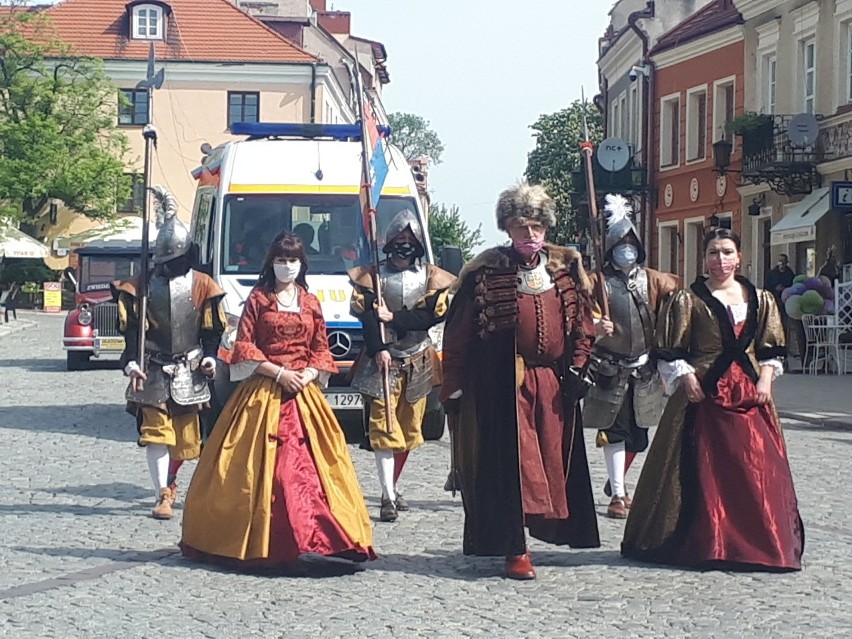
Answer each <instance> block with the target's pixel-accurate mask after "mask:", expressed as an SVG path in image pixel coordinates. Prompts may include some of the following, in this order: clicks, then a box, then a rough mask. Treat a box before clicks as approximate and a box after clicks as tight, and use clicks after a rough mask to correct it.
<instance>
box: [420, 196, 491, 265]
mask: <svg viewBox="0 0 852 639" xmlns="http://www.w3.org/2000/svg"><path fill="white" fill-rule="evenodd" d="M429 238H430V239H431V241H432V252H433V253H434V254H435V255H440V251H441V247H442V246H458V247H459V248H460V249H461V252H462V255H463V256H464V259H465V260H469V259H470V258H472V257H473V256H474V249H475V248H476V247H477V246H479V245H480V244H482V224H479V225H478V226H477V227H476V228H475V229H471V228H470V227H469V226H468V225H467V222H465V221H464V220H462V219H461V214H460V213H459V207H457V206H455V205H453V206H451V207H450V208H447V207H446V205H444V204H432V205H430V206H429Z"/></svg>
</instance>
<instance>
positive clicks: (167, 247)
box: [151, 186, 192, 264]
mask: <svg viewBox="0 0 852 639" xmlns="http://www.w3.org/2000/svg"><path fill="white" fill-rule="evenodd" d="M151 192H152V193H153V195H154V200H155V201H156V205H157V207H156V213H157V228H158V229H159V232H158V233H157V241H156V243H155V244H154V257H153V261H154V264H163V263H164V262H168V261H169V260H173V259H175V258H176V257H180V256H182V255H185V254H186V253H187V251H189V248H190V246H191V245H192V240H191V238H190V237H189V229H188V228H186V226H184V224H183V222H181V221H180V220H179V219H178V218H177V211H178V205H177V200H176V199H175V197H174V195H172V194H171V193H169V192H168V190H166V189H165V188H164V187H162V186H155V187H154V188H152V189H151Z"/></svg>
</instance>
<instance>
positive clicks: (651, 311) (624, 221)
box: [583, 195, 679, 519]
mask: <svg viewBox="0 0 852 639" xmlns="http://www.w3.org/2000/svg"><path fill="white" fill-rule="evenodd" d="M604 210H605V214H606V215H608V217H607V233H606V238H605V242H604V250H605V254H604V262H605V263H604V268H603V276H604V280H605V289H606V295H607V300H608V302H609V316H608V317H599V318H598V319H596V321H595V328H596V334H597V338H598V339H597V341H596V342H595V347H594V351H593V352H592V363H591V366H590V370H591V375H592V377H593V378H594V379H595V385H594V387H593V388H592V389H591V390H590V391H589V393H588V395H587V396H586V398H585V401H584V403H583V423H584V425H585V426H586V428H595V429H597V430H598V434H597V438H596V443H597V445H598V447H600V448H602V449H603V453H604V459H605V461H606V469H607V475H608V477H609V480H608V481H607V483H606V485H605V486H604V492H605V493H606V495H607V496H608V497H611V498H612V499H611V501H610V504H609V507H608V508H607V516H608V517H611V518H613V519H626V518H627V513H628V510H629V509H630V506H631V504H632V502H631V499H630V495H629V494H628V492H627V489H626V486H625V474H626V473H627V469H629V468H630V465H631V464H632V463H633V460H634V459H635V458H636V454H637V453H640V452H642V451H644V450H645V449H646V448H648V428H650V427H651V426H656V425H657V423H658V422H659V420H660V416H661V414H662V410H663V388H662V383H661V381H660V376H659V374H658V373H657V368H656V363H655V362H654V361H653V359H652V357H651V349H652V347H653V345H654V327H655V325H656V321H657V313H658V312H659V310H660V306H661V304H662V301H663V299H664V298H665V297H666V296H667V295H668V294H669V293H671V292H672V291H675V290H676V289H677V288H678V287H679V281H678V278H677V276H675V275H671V274H669V273H660V272H659V271H655V270H654V269H650V268H646V267H644V266H642V263H643V262H644V261H645V249H644V247H643V246H642V242H641V241H640V240H639V232H638V231H637V230H636V227H635V226H634V224H633V222H632V221H631V219H630V216H631V213H632V210H631V208H630V205H629V204H628V201H627V200H626V199H625V198H624V197H622V196H620V195H607V196H606V204H605V207H604ZM592 279H593V281H594V282H595V283H596V280H597V273H593V274H592Z"/></svg>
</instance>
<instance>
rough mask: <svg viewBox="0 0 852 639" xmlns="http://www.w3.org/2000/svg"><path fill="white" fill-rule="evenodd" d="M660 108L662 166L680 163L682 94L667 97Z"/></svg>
mask: <svg viewBox="0 0 852 639" xmlns="http://www.w3.org/2000/svg"><path fill="white" fill-rule="evenodd" d="M661 107H662V108H661V110H660V167H661V168H667V167H673V166H677V165H678V164H679V163H680V95H675V96H669V97H665V98H663V99H662V101H661Z"/></svg>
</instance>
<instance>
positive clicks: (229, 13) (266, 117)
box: [36, 0, 386, 268]
mask: <svg viewBox="0 0 852 639" xmlns="http://www.w3.org/2000/svg"><path fill="white" fill-rule="evenodd" d="M44 11H45V12H46V14H47V15H49V16H50V18H51V20H52V23H53V25H54V27H55V29H56V32H57V35H58V37H59V38H60V39H61V40H63V41H65V42H66V43H68V44H69V45H71V47H72V49H73V51H74V52H75V53H78V54H81V55H87V56H92V57H98V58H102V59H103V60H104V63H105V70H106V72H107V75H108V76H109V77H110V78H111V79H112V80H113V81H114V83H115V84H116V86H117V87H118V88H119V90H120V91H121V92H123V93H124V95H125V97H126V98H127V102H128V106H123V107H119V104H118V99H117V100H116V106H115V109H116V121H117V123H118V125H119V126H120V127H121V128H122V129H124V131H125V133H126V134H127V137H128V139H129V142H130V147H131V152H130V154H129V156H128V167H127V171H128V173H129V174H133V175H134V176H135V177H134V179H135V180H136V187H135V188H134V195H133V198H132V199H131V200H128V201H127V202H124V203H120V204H119V205H118V212H119V213H121V214H136V213H137V212H138V211H139V210H140V209H141V202H142V197H143V189H142V182H141V173H142V168H143V158H144V140H143V137H142V131H143V128H144V126H145V125H146V124H148V123H151V124H153V126H154V127H155V128H156V131H157V136H158V141H157V149H156V151H155V152H154V153H153V157H152V164H151V172H152V183H153V184H162V185H164V186H166V187H167V188H168V189H170V190H171V191H172V193H173V194H174V195H175V196H176V198H177V201H178V204H179V207H180V216H181V217H182V218H183V219H184V220H188V219H189V216H190V212H191V210H192V205H193V201H194V197H195V180H194V178H193V177H192V175H191V171H192V170H193V169H195V168H196V167H198V166H199V164H200V163H201V159H202V155H203V153H202V151H201V146H202V145H203V144H205V143H207V144H210V145H212V146H216V145H218V144H221V143H223V142H225V141H227V140H229V139H232V137H233V136H231V134H230V133H229V126H230V123H232V122H235V121H241V122H254V121H261V122H331V123H339V122H344V123H352V122H354V121H355V119H356V113H355V109H354V102H353V93H354V92H353V89H352V82H351V73H350V72H349V71H345V72H341V68H343V69H344V70H345V66H343V67H341V65H340V64H339V59H340V58H339V57H338V58H336V59H335V62H334V64H331V63H329V62H326V61H325V59H326V58H323V57H321V56H319V55H316V54H315V53H312V52H309V51H308V50H306V48H304V47H303V46H299V45H297V44H296V43H295V42H294V39H293V38H288V37H285V35H283V34H282V33H281V32H280V31H279V30H278V29H275V28H273V27H274V25H270V24H266V23H264V22H262V21H261V20H258V19H256V18H254V17H252V16H251V15H249V14H248V13H246V12H245V11H244V10H241V9H240V8H238V7H236V6H235V5H234V4H233V3H231V2H230V1H229V0H169V1H168V2H162V1H160V0H156V1H155V0H133V1H131V2H129V3H127V2H126V1H125V0H65V1H64V2H62V3H60V4H57V5H54V6H52V7H48V8H45V9H44ZM347 37H348V36H347ZM333 40H334V42H337V40H336V39H334V38H333ZM152 43H153V44H154V46H155V51H156V69H157V70H159V69H163V70H164V72H165V80H164V83H163V85H162V88H160V89H159V90H156V91H154V93H153V100H152V105H151V107H150V109H149V105H148V101H147V93H146V91H144V90H141V89H138V88H137V83H138V82H139V81H141V80H144V79H145V78H146V69H147V58H148V52H149V47H150V45H151V44H152ZM365 62H369V64H368V65H367V64H365V65H362V72H363V73H365V74H366V77H367V78H368V79H369V82H368V83H367V84H368V85H372V86H374V88H375V87H379V88H380V86H381V84H382V81H381V79H380V76H381V73H380V71H381V70H382V69H383V62H377V60H376V58H375V57H374V56H373V55H372V54H371V55H370V58H369V60H368V61H365ZM366 66H369V68H370V70H371V71H372V73H373V74H374V75H372V76H370V75H369V74H368V73H367V72H365V71H363V67H366ZM384 73H385V74H386V72H384ZM97 224H98V223H97V222H93V221H92V220H89V219H88V218H85V217H82V216H79V215H76V214H74V213H73V212H71V211H68V210H66V209H63V207H62V205H61V202H54V203H53V206H52V207H51V206H48V207H46V210H45V213H44V215H43V217H42V219H41V220H39V221H38V223H37V224H36V230H37V231H38V232H39V235H40V236H41V237H42V238H44V241H45V243H47V244H48V245H50V246H51V247H53V251H52V256H51V258H49V259H48V260H47V262H48V264H49V265H50V266H51V267H53V268H60V267H62V266H64V264H65V263H66V261H67V256H66V252H65V251H63V250H61V249H59V250H57V247H59V245H60V244H61V241H60V238H63V237H67V236H69V235H71V234H74V233H78V232H81V231H84V230H87V229H89V228H92V227H94V226H97Z"/></svg>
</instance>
